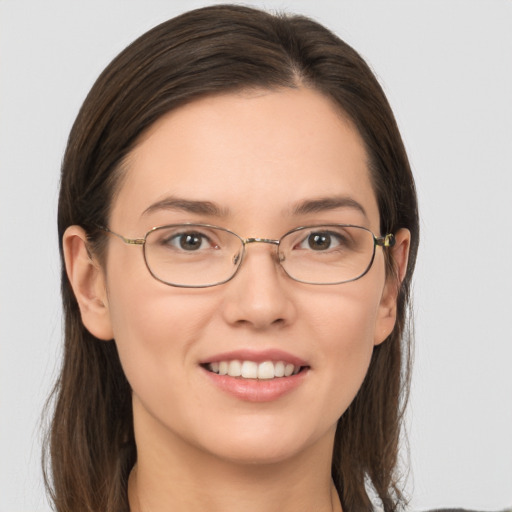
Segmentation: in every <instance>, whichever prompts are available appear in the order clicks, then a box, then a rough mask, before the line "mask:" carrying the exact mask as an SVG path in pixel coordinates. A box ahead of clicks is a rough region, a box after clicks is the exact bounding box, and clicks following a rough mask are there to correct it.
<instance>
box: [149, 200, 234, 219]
mask: <svg viewBox="0 0 512 512" xmlns="http://www.w3.org/2000/svg"><path fill="white" fill-rule="evenodd" d="M158 210H174V211H181V212H187V213H195V214H199V215H209V216H213V217H226V216H227V214H228V212H227V210H226V209H225V208H221V207H220V206H218V205H216V204H215V203H212V202H211V201H194V200H191V199H183V198H180V197H173V196H171V197H166V198H164V199H162V200H160V201H157V202H156V203H153V204H152V205H150V206H148V207H147V208H146V209H145V210H144V211H143V212H142V215H141V216H144V215H148V214H150V213H153V212H155V211H158Z"/></svg>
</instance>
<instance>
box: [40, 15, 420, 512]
mask: <svg viewBox="0 0 512 512" xmlns="http://www.w3.org/2000/svg"><path fill="white" fill-rule="evenodd" d="M298 86H304V87H310V88H314V89H316V90H318V91H320V92H322V93H323V94H325V95H326V96H327V97H329V98H331V100H333V101H334V102H335V104H337V105H338V106H339V107H340V109H341V110H342V111H343V112H344V113H345V115H347V116H348V117H349V118H350V119H351V120H352V122H353V123H354V124H355V126H356V127H357V129H358V130H359V132H360V134H361V136H362V138H363V140H364V142H365V145H366V150H367V153H368V159H369V167H370V171H371V176H372V183H373V186H374V190H375V194H376V197H377V202H378V205H379V210H380V219H381V232H382V233H390V232H396V231H397V230H398V229H399V228H408V229H409V230H410V232H411V235H412V243H411V247H410V257H409V267H408V270H407V275H406V277H405V279H404V280H403V282H402V283H401V285H400V289H399V295H398V317H397V321H396V326H395V328H394V330H393V332H392V334H391V335H390V336H389V338H388V339H387V340H386V341H385V343H383V344H381V345H379V346H378V347H376V348H375V350H374V353H373V357H372V360H371V364H370V368H369V371H368V374H367V377H366V379H365V381H364V383H363V386H362V388H361V390H360V391H359V393H358V395H357V397H356V398H355V400H354V401H353V403H352V404H351V405H350V407H349V408H348V410H347V411H346V412H345V413H344V414H343V416H342V418H341V419H340V420H339V423H338V428H337V432H336V439H335V447H334V453H333V462H332V475H333V479H334V482H335V485H336V487H337V489H338V492H339V495H340V498H341V502H342V505H343V507H344V508H345V509H346V510H357V511H358V512H359V511H364V510H372V504H371V501H370V498H369V491H368V486H370V487H373V490H374V492H375V493H376V495H377V496H378V498H379V499H380V501H381V502H382V504H383V506H384V509H385V510H386V511H387V512H389V511H392V510H396V509H398V508H400V506H401V505H402V504H403V497H402V494H401V492H400V488H399V485H398V483H399V479H398V475H397V474H396V467H397V453H398V444H399V437H400V426H401V419H402V415H403V407H404V405H405V398H406V396H407V391H408V385H409V380H408V378H409V377H408V376H409V360H410V358H409V352H410V350H409V333H408V329H407V328H406V326H407V313H408V309H409V289H410V283H411V276H412V272H413V269H414V264H415V259H416V252H417V246H418V234H419V233H418V214H417V201H416V193H415V188H414V182H413V178H412V175H411V171H410V167H409V163H408V160H407V155H406V152H405V149H404V146H403V143H402V140H401V137H400V134H399V131H398V128H397V125H396V122H395V120H394V117H393V114H392V112H391V109H390V107H389V104H388V102H387V100H386V98H385V96H384V93H383V91H382V89H381V87H380V86H379V84H378V82H377V80H376V79H375V77H374V75H373V74H372V72H371V71H370V69H369V67H368V66H367V64H366V63H365V62H364V60H363V59H362V58H361V57H360V56H359V55H358V54H357V53H356V52H355V51H354V50H353V49H352V48H351V47H350V46H348V45H347V44H346V43H344V42H343V41H342V40H340V39H339V38H338V37H336V36H335V35H334V34H332V33H331V32H330V31H329V30H327V29H326V28H325V27H323V26H321V25H319V24H318V23H316V22H314V21H312V20H310V19H308V18H305V17H302V16H292V15H271V14H269V13H266V12H262V11H259V10H256V9H252V8H247V7H241V6H230V5H217V6H212V7H207V8H203V9H197V10H194V11H190V12H188V13H185V14H183V15H181V16H178V17H176V18H174V19H171V20H169V21H167V22H165V23H163V24H161V25H159V26H157V27H155V28H154V29H152V30H150V31H149V32H147V33H146V34H144V35H143V36H141V37H140V38H139V39H137V40H136V41H135V42H134V43H132V44H131V45H130V46H129V47H127V48H126V49H125V50H124V51H123V52H122V53H121V54H119V55H118V56H117V57H116V58H115V59H114V60H113V61H112V63H111V64H110V65H109V66H108V67H107V68H106V69H105V70H104V72H103V73H102V74H101V75H100V77H99V78H98V80H97V81H96V83H95V84H94V86H93V88H92V89H91V91H90V93H89V95H88V96H87V98H86V100H85V102H84V104H83V106H82V108H81V110H80V112H79V114H78V117H77V119H76V121H75V123H74V126H73V128H72V130H71V134H70V136H69V140H68V144H67V148H66V152H65V156H64V160H63V164H62V177H61V190H60V197H59V211H58V229H59V238H60V240H61V241H62V236H63V234H64V231H65V230H66V228H67V227H68V226H70V225H74V224H76V225H80V226H82V227H83V228H84V229H85V230H86V231H87V233H88V236H89V240H90V242H91V246H92V248H93V250H94V251H96V252H97V253H98V254H99V255H101V251H102V249H103V245H102V242H103V240H104V237H103V235H102V233H101V232H99V231H98V230H97V229H96V228H95V226H101V225H108V217H109V209H110V205H111V204H112V200H113V197H114V195H115V191H116V189H117V187H118V186H119V182H120V179H122V175H123V161H124V159H125V158H126V156H127V155H128V154H129V153H130V151H131V150H132V149H133V148H134V146H135V145H136V143H137V141H138V139H139V138H140V136H141V134H142V133H143V132H144V131H145V130H146V129H147V128H148V127H150V126H151V125H152V124H153V123H154V122H155V121H156V120H157V119H159V118H160V117H161V116H162V115H164V114H165V113H167V112H169V111H170V110H173V109H175V108H177V107H178V106H180V105H183V104H184V103H187V102H190V101H193V100H194V99H196V98H198V97H201V96H204V95H208V94H215V93H220V92H229V91H235V90H240V89H247V88H259V87H263V88H267V89H268V88H279V87H292V88H294V87H298ZM60 249H61V258H62V259H63V257H62V242H61V248H60ZM62 268H63V270H62V298H63V307H64V318H65V345H64V356H63V365H62V371H61V374H60V377H59V379H58V382H57V383H56V385H55V388H54V390H53V394H52V401H51V403H52V406H53V407H54V414H53V420H52V423H51V429H50V430H49V432H48V443H47V453H46V457H45V458H44V466H45V468H46V472H45V475H46V482H47V487H48V490H49V493H50V495H51V498H52V500H53V502H54V504H55V508H56V510H57V511H58V512H80V511H90V512H93V511H94V512H100V511H101V512H104V511H106V510H108V511H109V512H123V511H127V510H128V509H129V506H128V500H127V480H128V475H129V472H130V469H131V468H132V467H133V464H134V463H135V460H136V457H137V455H136V446H135V441H134V433H133V421H132V406H131V390H130V386H129V384H128V382H127V380H126V378H125V376H124V373H123V370H122V368H121V365H120V362H119V358H118V354H117V351H116V345H115V342H114V341H110V342H104V341H100V340H98V339H96V338H95V337H94V336H93V335H92V334H90V333H89V332H88V331H87V330H86V329H85V327H84V326H83V324H82V322H81V318H80V312H79V309H78V305H77V302H76V300H75V297H74V295H73V292H72V289H71V286H70V283H69V281H68V279H67V276H66V273H65V270H64V264H63V267H62ZM388 270H389V271H392V270H393V265H392V262H388Z"/></svg>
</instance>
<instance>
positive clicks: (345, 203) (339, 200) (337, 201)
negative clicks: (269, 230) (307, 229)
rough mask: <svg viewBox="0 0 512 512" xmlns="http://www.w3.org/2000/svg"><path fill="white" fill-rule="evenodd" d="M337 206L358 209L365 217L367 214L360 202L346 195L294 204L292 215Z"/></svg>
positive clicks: (335, 207) (320, 210) (315, 211)
mask: <svg viewBox="0 0 512 512" xmlns="http://www.w3.org/2000/svg"><path fill="white" fill-rule="evenodd" d="M338 208H350V209H353V210H358V211H360V212H361V213H362V214H363V215H364V216H365V217H366V218H368V215H367V213H366V210H365V209H364V207H363V205H362V204H361V203H358V202H357V201H356V200H355V199H352V198H351V197H348V196H334V197H321V198H318V199H309V200H306V201H302V202H300V203H297V204H295V206H294V207H293V210H292V212H293V214H294V215H306V214H309V213H320V212H325V211H329V210H336V209H338Z"/></svg>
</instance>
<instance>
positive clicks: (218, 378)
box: [202, 368, 308, 402]
mask: <svg viewBox="0 0 512 512" xmlns="http://www.w3.org/2000/svg"><path fill="white" fill-rule="evenodd" d="M202 370H203V371H204V372H205V373H206V375H207V376H208V377H209V378H210V380H211V382H213V384H214V385H215V386H217V388H219V389H221V390H222V391H224V392H226V393H228V394H230V395H232V396H234V397H235V398H238V399H240V400H245V401H247V402H271V401H273V400H277V399H278V398H280V397H282V396H284V395H286V394H288V393H290V392H291V391H293V390H294V389H296V388H297V387H298V386H300V384H301V383H302V382H303V381H304V378H305V377H306V374H307V373H308V369H307V368H304V369H303V370H302V371H300V372H299V373H297V374H296V375H291V376H290V377H276V378H274V379H261V380H259V379H244V378H241V377H230V376H229V375H219V374H218V373H213V372H210V371H208V370H206V369H204V368H202Z"/></svg>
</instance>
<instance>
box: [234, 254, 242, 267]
mask: <svg viewBox="0 0 512 512" xmlns="http://www.w3.org/2000/svg"><path fill="white" fill-rule="evenodd" d="M241 259H242V251H241V250H240V251H238V252H237V253H236V254H235V255H234V256H233V265H235V266H237V265H238V263H240V260H241Z"/></svg>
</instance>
